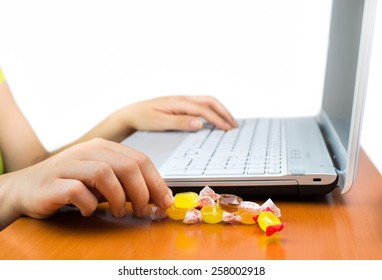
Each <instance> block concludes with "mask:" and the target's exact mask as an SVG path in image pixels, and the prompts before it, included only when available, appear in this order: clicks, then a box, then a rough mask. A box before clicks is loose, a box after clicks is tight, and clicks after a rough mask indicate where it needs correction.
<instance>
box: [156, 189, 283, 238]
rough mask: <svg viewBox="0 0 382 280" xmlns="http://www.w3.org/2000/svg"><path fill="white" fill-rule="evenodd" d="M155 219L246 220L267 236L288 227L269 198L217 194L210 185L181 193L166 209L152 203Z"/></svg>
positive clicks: (185, 221)
mask: <svg viewBox="0 0 382 280" xmlns="http://www.w3.org/2000/svg"><path fill="white" fill-rule="evenodd" d="M151 212H152V214H151V218H152V219H153V220H157V221H162V220H165V219H167V218H170V219H172V220H182V221H183V222H184V223H185V224H188V225H192V224H197V223H201V222H204V223H208V224H216V223H220V222H223V223H229V224H235V223H242V224H247V225H251V224H257V225H258V226H259V227H260V228H261V229H262V230H263V231H264V232H265V234H266V235H267V236H270V235H272V234H274V233H276V232H279V231H281V230H283V229H284V227H285V223H282V222H281V221H280V217H281V211H280V209H279V208H278V207H277V206H276V205H275V204H274V203H273V201H272V200H271V199H268V200H267V201H266V202H265V203H264V204H263V205H259V204H257V203H255V202H252V201H243V199H242V198H241V197H239V196H236V195H233V194H220V195H219V194H217V193H215V191H214V190H213V189H211V188H210V187H208V186H206V187H204V188H203V189H202V190H201V191H200V193H199V194H197V193H195V192H184V193H177V194H176V195H175V197H174V200H173V203H172V205H171V206H170V207H169V208H168V209H166V210H163V209H160V208H158V207H156V206H155V205H154V206H152V211H151Z"/></svg>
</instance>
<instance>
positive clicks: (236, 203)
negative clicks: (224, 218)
mask: <svg viewBox="0 0 382 280" xmlns="http://www.w3.org/2000/svg"><path fill="white" fill-rule="evenodd" d="M242 202H243V199H242V198H241V197H239V196H237V195H233V194H222V195H220V197H219V198H218V205H219V207H220V209H222V210H223V211H226V212H230V213H232V212H236V211H237V210H239V207H240V205H241V203H242Z"/></svg>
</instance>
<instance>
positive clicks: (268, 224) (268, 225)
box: [254, 211, 285, 236]
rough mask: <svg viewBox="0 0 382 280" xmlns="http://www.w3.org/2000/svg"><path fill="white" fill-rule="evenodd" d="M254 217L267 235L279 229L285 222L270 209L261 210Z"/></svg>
mask: <svg viewBox="0 0 382 280" xmlns="http://www.w3.org/2000/svg"><path fill="white" fill-rule="evenodd" d="M254 219H255V220H256V221H257V224H258V225H259V226H260V228H261V229H262V230H263V231H265V233H266V235H267V236H270V235H272V234H274V233H275V232H278V231H281V230H282V229H283V228H284V227H285V224H284V223H281V221H280V219H279V218H278V217H277V216H276V215H275V214H274V213H273V212H271V211H263V212H261V213H260V214H259V215H258V216H257V217H255V218H254Z"/></svg>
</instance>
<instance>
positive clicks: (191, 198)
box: [174, 192, 199, 209]
mask: <svg viewBox="0 0 382 280" xmlns="http://www.w3.org/2000/svg"><path fill="white" fill-rule="evenodd" d="M174 205H175V207H177V208H186V209H190V208H194V207H196V206H198V205H199V196H198V194H197V193H194V192H184V193H177V194H176V195H175V197H174Z"/></svg>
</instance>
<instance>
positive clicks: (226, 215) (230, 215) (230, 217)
mask: <svg viewBox="0 0 382 280" xmlns="http://www.w3.org/2000/svg"><path fill="white" fill-rule="evenodd" d="M222 221H223V222H224V223H227V224H234V223H237V222H239V221H240V216H238V215H237V214H236V213H234V212H225V211H224V212H223V217H222Z"/></svg>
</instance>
